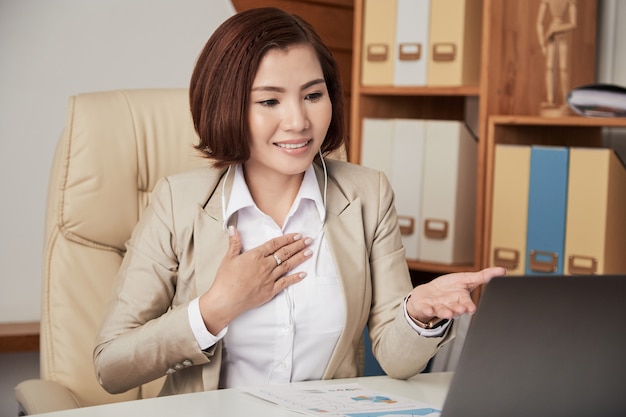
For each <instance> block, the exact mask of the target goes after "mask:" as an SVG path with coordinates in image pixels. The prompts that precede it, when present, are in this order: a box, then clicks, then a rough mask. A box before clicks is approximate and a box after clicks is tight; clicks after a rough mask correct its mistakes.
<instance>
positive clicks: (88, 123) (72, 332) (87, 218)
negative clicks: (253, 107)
mask: <svg viewBox="0 0 626 417" xmlns="http://www.w3.org/2000/svg"><path fill="white" fill-rule="evenodd" d="M187 94H188V91H187V90H186V89H147V90H123V91H110V92H100V93H89V94H79V95H77V96H74V97H71V98H70V99H69V108H68V119H67V124H66V127H65V130H64V132H63V135H62V137H61V139H60V141H59V143H58V145H57V150H56V153H55V156H54V160H53V163H52V172H51V176H50V183H49V190H48V201H47V208H46V225H45V250H44V268H43V281H42V292H43V294H42V307H41V342H40V361H41V379H38V380H29V381H25V382H22V383H21V384H19V385H18V386H17V388H16V398H17V400H18V403H19V404H20V405H21V407H22V410H23V411H24V412H25V413H27V414H35V413H43V412H49V411H56V410H63V409H69V408H76V407H81V406H90V405H96V404H103V403H110V402H115V401H124V400H132V399H138V398H144V397H151V396H155V395H156V394H157V393H158V391H159V389H160V384H161V383H162V381H156V382H155V383H152V384H150V385H148V386H144V387H142V388H141V389H135V390H132V391H130V392H127V393H124V394H120V395H110V394H108V393H106V392H105V391H104V390H103V389H102V388H101V387H100V385H99V384H98V382H97V380H96V376H95V372H94V367H93V362H92V353H93V348H94V341H95V336H96V332H97V330H98V327H99V325H100V322H101V321H102V318H103V314H104V311H105V306H106V303H107V301H108V299H109V295H110V292H111V288H112V283H113V279H114V277H115V274H116V271H117V269H118V267H119V265H120V263H121V261H122V256H123V253H124V244H125V242H126V240H127V239H128V238H129V237H130V234H131V231H132V229H133V227H134V226H135V223H136V222H137V220H138V219H139V216H140V215H141V213H142V211H143V209H144V207H145V206H146V204H147V203H148V201H149V198H150V192H151V191H152V189H153V187H154V185H155V184H156V182H157V180H158V179H159V178H161V177H163V176H166V175H169V174H172V173H175V172H177V171H181V170H184V169H187V168H192V167H195V166H200V165H202V164H207V163H208V162H207V160H206V159H204V158H201V157H200V156H199V153H197V151H195V149H194V148H193V144H194V143H197V136H196V133H195V131H194V128H193V123H192V120H191V114H190V111H189V104H188V103H189V101H188V95H187Z"/></svg>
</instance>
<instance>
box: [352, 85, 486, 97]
mask: <svg viewBox="0 0 626 417" xmlns="http://www.w3.org/2000/svg"><path fill="white" fill-rule="evenodd" d="M478 91H479V89H478V86H458V87H391V86H388V87H385V86H380V87H373V86H361V88H360V89H359V92H360V94H361V95H371V96H460V97H461V96H478Z"/></svg>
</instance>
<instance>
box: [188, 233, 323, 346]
mask: <svg viewBox="0 0 626 417" xmlns="http://www.w3.org/2000/svg"><path fill="white" fill-rule="evenodd" d="M311 243H312V239H310V238H303V237H302V236H301V235H300V234H298V233H290V234H287V235H284V236H280V237H277V238H274V239H271V240H268V241H267V242H265V243H264V244H262V245H260V246H257V247H256V248H254V249H250V250H248V251H246V252H243V253H241V249H242V243H241V237H240V236H239V232H238V231H237V230H236V229H235V228H234V227H231V228H229V242H228V250H227V252H226V255H224V258H223V259H222V262H221V263H220V266H219V268H218V270H217V273H216V275H215V280H214V281H213V284H212V285H211V288H209V290H208V291H207V292H206V293H204V294H203V295H202V296H201V297H200V311H201V313H202V317H203V319H204V323H205V325H206V326H207V329H208V330H209V332H211V333H212V334H217V333H219V331H220V330H222V329H223V328H224V327H226V326H227V325H228V323H230V322H231V321H232V320H233V319H234V318H236V317H237V316H239V315H240V314H241V313H243V312H244V311H247V310H250V309H252V308H255V307H258V306H260V305H262V304H264V303H266V302H268V301H269V300H271V299H272V298H274V296H275V295H276V294H278V293H279V292H280V291H282V290H283V289H285V288H287V287H288V286H290V285H292V284H295V283H296V282H300V281H302V280H303V279H304V277H305V276H306V273H305V272H296V273H294V274H290V275H285V274H286V273H287V272H288V271H290V270H292V269H293V268H295V267H296V266H298V265H300V264H301V263H302V262H304V261H305V260H307V259H308V258H310V257H311V255H312V252H311V250H310V249H309V248H308V246H309V245H310V244H311Z"/></svg>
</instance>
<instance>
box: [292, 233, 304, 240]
mask: <svg viewBox="0 0 626 417" xmlns="http://www.w3.org/2000/svg"><path fill="white" fill-rule="evenodd" d="M300 239H302V235H301V234H300V233H298V234H297V235H294V236H293V240H300Z"/></svg>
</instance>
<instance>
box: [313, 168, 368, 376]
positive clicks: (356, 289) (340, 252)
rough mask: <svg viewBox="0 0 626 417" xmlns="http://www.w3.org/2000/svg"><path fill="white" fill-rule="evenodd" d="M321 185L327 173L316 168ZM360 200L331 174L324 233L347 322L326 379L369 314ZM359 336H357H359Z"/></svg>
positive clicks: (344, 355)
mask: <svg viewBox="0 0 626 417" xmlns="http://www.w3.org/2000/svg"><path fill="white" fill-rule="evenodd" d="M315 168H316V174H317V178H318V183H319V184H320V187H321V188H322V193H323V186H324V174H323V171H322V170H321V168H320V167H318V166H317V165H315ZM361 206H362V204H361V199H360V198H356V199H354V200H352V201H350V200H348V198H347V197H346V196H345V195H344V194H343V192H342V191H341V189H340V188H339V186H338V184H337V183H336V182H335V181H334V179H333V177H332V175H331V174H330V173H329V175H328V186H327V203H326V222H325V225H324V232H325V233H326V236H327V238H328V244H329V245H330V248H331V252H332V255H333V258H334V261H335V265H336V267H337V272H338V274H339V279H340V280H341V283H342V286H343V292H344V297H345V299H346V322H345V327H344V330H343V332H342V334H341V335H340V337H339V341H338V342H337V347H336V348H335V351H334V352H333V356H332V357H331V360H330V362H329V364H328V367H327V368H326V371H325V373H324V376H325V377H326V376H332V374H333V373H334V371H335V370H336V369H337V368H338V367H339V365H340V362H341V361H342V360H343V359H344V358H345V357H346V353H347V351H348V350H349V349H352V342H353V340H354V339H355V338H356V337H360V335H361V329H362V326H363V325H364V324H365V321H366V320H367V317H368V314H369V307H370V303H369V299H370V297H371V288H370V286H369V285H367V283H366V281H365V277H366V276H367V272H368V271H367V268H369V266H368V265H367V262H365V261H364V260H367V259H368V255H367V247H366V246H365V239H364V231H363V216H362V210H361V208H362V207H361ZM356 333H358V335H357V334H356Z"/></svg>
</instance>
